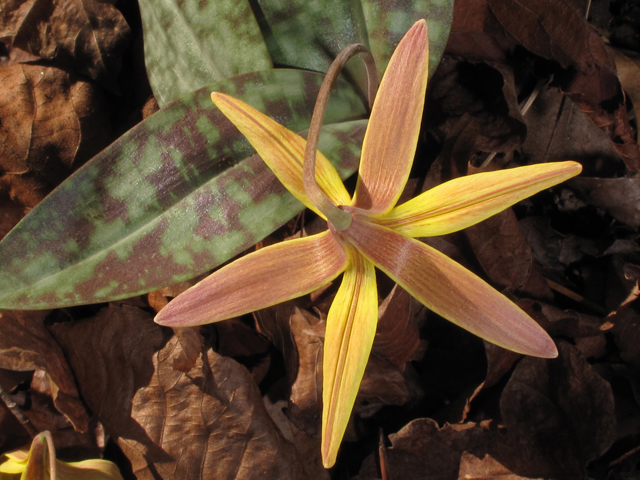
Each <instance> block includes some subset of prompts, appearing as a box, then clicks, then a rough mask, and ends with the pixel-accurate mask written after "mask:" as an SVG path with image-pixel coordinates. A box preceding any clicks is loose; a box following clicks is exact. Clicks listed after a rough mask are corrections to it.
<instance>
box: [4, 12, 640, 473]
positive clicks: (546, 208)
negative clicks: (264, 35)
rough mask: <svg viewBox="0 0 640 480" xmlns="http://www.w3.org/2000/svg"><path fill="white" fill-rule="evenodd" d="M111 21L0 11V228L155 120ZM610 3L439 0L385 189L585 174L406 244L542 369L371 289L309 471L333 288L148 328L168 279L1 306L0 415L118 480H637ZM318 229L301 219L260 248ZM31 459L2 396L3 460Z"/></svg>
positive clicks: (627, 46)
mask: <svg viewBox="0 0 640 480" xmlns="http://www.w3.org/2000/svg"><path fill="white" fill-rule="evenodd" d="M122 3H123V2H112V1H94V0H91V1H77V2H76V1H73V2H62V1H57V0H48V1H45V0H30V1H28V2H10V1H7V2H5V4H4V5H3V7H2V8H1V9H0V41H1V42H2V44H3V45H4V48H3V50H2V51H1V52H0V54H2V57H1V58H0V89H1V91H2V96H1V97H0V137H1V138H2V142H0V143H1V145H2V146H1V147H0V234H1V235H4V234H6V233H7V232H8V231H9V230H10V229H11V227H12V226H13V225H15V224H16V223H17V222H18V221H19V220H20V218H21V217H22V216H23V215H24V213H26V212H27V211H28V210H29V209H31V208H32V207H34V206H35V205H36V204H37V203H38V202H39V201H40V200H42V198H44V197H45V196H46V194H47V193H48V192H49V191H51V190H52V189H53V188H54V187H55V186H56V185H58V184H59V183H60V182H61V181H62V180H64V178H66V177H67V176H68V175H69V174H70V173H72V172H73V171H74V170H75V169H76V168H78V167H79V166H80V165H81V164H82V163H84V162H85V161H87V160H88V159H89V158H91V157H92V156H93V155H94V154H96V153H97V152H99V151H100V150H101V149H102V148H104V147H105V146H106V145H107V144H108V143H109V142H111V141H112V140H114V138H115V133H114V132H123V131H124V130H126V129H127V128H128V127H129V126H131V125H132V124H133V123H135V122H136V121H138V120H140V119H141V118H142V116H143V113H142V112H143V107H144V106H145V105H150V104H151V103H148V101H149V98H148V92H150V88H149V86H148V81H147V79H146V77H145V75H144V74H141V69H140V66H139V64H140V62H141V61H142V60H141V56H142V51H143V49H142V36H141V35H142V32H141V26H140V20H139V17H138V16H137V15H138V13H137V12H136V11H135V9H133V8H131V7H130V6H125V5H122ZM631 3H633V2H628V1H625V0H593V2H588V1H586V0H532V1H530V2H528V4H527V8H524V7H523V6H522V2H517V1H515V0H456V3H455V12H454V20H453V28H452V33H451V36H450V40H449V43H448V45H447V49H446V52H445V56H444V58H443V60H442V62H441V64H440V66H439V68H438V70H437V71H436V72H435V74H434V75H433V76H432V78H431V79H430V87H429V93H428V98H427V104H426V105H427V107H426V112H427V113H426V115H425V119H424V122H423V127H422V136H421V143H420V144H419V147H418V153H417V157H416V161H415V164H414V171H413V172H412V178H411V180H410V182H409V184H408V186H407V190H406V191H405V194H404V197H403V198H405V197H406V198H410V197H412V196H415V195H416V194H418V193H420V192H422V191H426V190H427V189H429V188H431V187H433V186H434V185H437V184H440V183H442V182H444V181H447V180H449V179H451V178H454V177H458V176H462V175H466V174H468V173H474V172H478V171H491V170H499V169H503V168H509V167H514V166H520V165H524V164H533V163H544V162H549V161H558V160H568V159H571V160H576V161H578V162H580V163H581V164H582V165H583V167H584V174H583V175H582V176H581V177H579V178H577V179H575V180H573V181H571V182H569V183H567V184H565V185H561V186H558V187H555V188H553V189H551V190H548V191H545V192H542V193H541V194H539V195H537V196H536V197H533V198H531V199H529V200H526V201H524V202H521V203H520V204H518V205H516V206H515V207H513V208H512V209H510V210H507V211H505V212H504V213H502V214H500V215H498V216H496V217H494V218H492V219H490V220H488V221H486V222H483V223H481V224H479V225H477V226H474V227H471V228H469V229H467V230H465V231H463V232H459V233H456V234H451V235H447V236H444V237H435V238H429V239H427V240H426V241H427V242H428V243H429V245H431V246H432V247H435V248H437V249H438V250H440V251H442V252H443V253H445V254H446V255H448V256H449V257H451V258H453V259H455V260H456V261H457V262H459V263H461V264H462V265H464V266H465V267H466V268H469V269H470V270H472V271H474V272H475V273H477V274H478V275H480V276H481V277H482V278H484V279H485V280H487V281H488V282H489V283H490V284H491V285H493V286H494V287H495V288H497V289H499V290H500V291H501V292H503V293H504V294H505V295H507V296H508V297H509V298H511V299H512V300H514V301H515V302H516V303H517V304H518V305H519V306H520V307H521V308H522V309H524V310H525V311H526V312H527V313H528V314H529V315H530V316H531V317H532V318H534V319H535V320H536V321H537V322H538V323H539V324H540V325H541V326H542V327H543V328H544V329H545V330H547V332H548V333H549V334H550V335H551V336H552V337H553V338H554V340H555V341H556V344H557V345H558V350H559V353H560V354H559V357H558V358H557V359H554V360H542V359H537V358H531V357H522V356H520V355H518V354H514V353H512V352H509V351H506V350H503V349H501V348H499V347H496V346H494V345H490V344H486V343H484V342H483V341H482V340H479V339H478V338H476V337H473V336H472V335H470V334H468V333H466V332H465V331H463V330H461V329H459V328H457V327H455V326H453V325H451V324H449V323H448V322H445V321H443V320H442V319H441V318H439V317H437V316H436V315H434V314H433V313H430V312H428V311H427V310H426V309H425V308H424V307H422V306H421V305H419V304H418V303H416V302H415V301H414V300H413V299H411V297H410V296H409V295H407V293H406V292H404V291H403V290H402V289H401V288H400V287H398V286H396V285H394V284H393V283H392V282H391V281H390V280H389V279H388V278H386V277H384V276H382V275H381V276H380V278H378V285H379V287H378V294H379V301H380V305H381V306H380V315H379V324H378V331H377V335H376V339H375V342H374V347H373V353H372V356H371V358H370V360H369V364H368V366H367V370H366V372H365V377H364V380H363V382H362V386H361V389H360V393H359V396H358V399H357V401H356V407H355V409H354V415H353V416H352V418H351V421H350V423H349V426H348V429H347V433H346V436H345V443H344V445H343V447H342V450H341V454H340V456H339V457H338V462H337V464H336V466H335V467H334V468H333V469H332V470H329V471H326V470H324V469H323V468H322V462H321V459H320V453H319V452H320V449H319V444H320V440H319V435H320V415H321V411H322V405H321V399H322V352H323V341H324V332H325V321H326V316H327V311H328V308H329V306H330V304H331V302H332V300H333V298H334V296H335V294H336V290H337V285H336V282H334V284H330V285H328V286H326V287H324V288H322V289H320V290H318V291H316V292H313V293H312V294H310V295H307V296H305V297H302V298H299V299H296V300H292V301H290V302H287V303H285V304H281V305H277V306H274V307H271V308H268V309H265V310H261V311H258V312H254V313H253V314H252V315H245V316H243V317H240V318H236V319H233V320H230V321H228V322H225V323H220V324H217V325H209V326H205V327H202V328H185V329H180V330H178V329H176V331H174V330H172V329H169V328H164V327H160V326H158V325H156V324H154V323H153V321H152V318H153V316H154V315H155V313H156V312H157V310H159V309H160V308H162V307H163V306H164V305H165V304H166V302H167V300H170V299H171V298H173V297H175V296H177V295H178V294H179V293H180V292H181V291H183V290H185V289H186V288H188V287H189V286H190V285H191V284H190V283H189V284H187V283H184V284H179V285H173V286H168V288H166V289H163V290H158V291H156V292H153V293H151V294H149V295H145V296H140V297H135V298H131V299H126V300H122V301H118V302H111V303H109V304H96V305H87V306H81V307H72V308H67V309H60V310H52V311H49V310H47V311H24V312H23V311H3V312H0V315H1V316H0V387H1V389H2V391H3V392H4V393H3V395H4V397H5V401H8V402H9V403H10V404H12V405H13V406H12V408H14V409H19V411H20V412H22V413H23V414H24V416H25V417H26V419H27V420H28V422H29V425H30V426H31V427H30V428H33V429H35V430H36V431H40V432H42V431H47V430H48V431H50V432H52V436H53V439H54V441H55V443H56V450H57V452H58V455H59V458H60V459H61V460H64V461H75V460H81V459H86V458H101V457H104V458H107V459H110V460H112V461H114V462H116V464H117V465H118V467H119V468H120V470H121V472H122V474H123V477H124V478H126V479H133V478H139V479H158V478H163V479H173V478H179V479H185V480H191V479H211V478H214V479H218V478H220V479H232V478H235V479H252V478H267V479H270V478H273V479H280V478H291V479H306V478H314V479H315V478H354V479H356V478H357V479H360V480H373V479H380V478H404V479H406V480H412V479H421V478H438V479H443V480H448V479H452V480H456V479H461V478H514V479H515V478H554V479H555V478H558V479H560V478H584V477H585V476H588V477H589V478H593V479H597V480H599V479H602V480H604V479H607V480H609V479H628V478H635V477H637V476H639V475H640V467H639V465H640V448H639V446H640V394H639V392H640V348H639V347H638V344H639V343H638V340H639V339H640V331H639V325H640V321H639V320H640V306H638V299H637V297H638V293H639V292H640V287H639V286H638V281H639V279H640V244H639V243H638V228H639V227H640V202H639V200H638V198H640V194H639V193H638V191H639V188H638V186H637V185H636V183H637V181H638V171H639V170H640V151H639V150H638V145H637V139H638V125H637V113H636V107H637V105H634V102H635V100H636V99H637V98H638V93H637V92H638V90H639V88H640V81H639V80H638V78H637V77H638V76H637V75H636V76H635V77H633V75H629V74H628V72H629V71H633V69H634V68H636V67H635V66H634V65H635V64H634V63H633V62H636V63H637V60H634V58H635V57H634V54H635V55H637V54H638V52H637V51H635V52H634V51H633V50H634V49H637V48H638V44H639V43H638V42H637V38H638V36H640V29H638V26H637V23H635V24H634V23H633V21H632V19H633V17H632V16H631V17H630V16H629V12H630V11H633V6H632V5H630V4H631ZM588 4H589V5H591V10H590V12H589V15H588V20H585V19H584V17H585V9H586V8H587V5H588ZM5 5H6V6H5ZM83 12H84V13H83ZM630 18H631V20H630ZM87 19H99V20H100V21H99V22H97V23H96V21H93V20H92V21H93V23H91V21H89V20H87ZM621 24H624V25H626V26H627V30H626V31H631V32H633V34H632V35H629V36H628V37H625V35H624V31H625V30H621V29H620V27H619V26H620V25H621ZM633 25H635V27H633ZM633 28H636V30H633ZM620 55H623V56H624V59H621V57H620ZM625 59H626V60H625ZM629 62H631V63H629ZM634 78H635V80H634ZM529 99H531V100H532V102H531V104H530V106H527V108H526V109H524V110H525V111H523V107H524V106H525V104H526V103H527V100H529ZM149 102H153V100H150V101H149ZM148 108H149V107H147V110H145V112H148ZM148 114H149V113H144V115H145V116H147V115H148ZM354 184H355V183H354ZM320 223H321V222H318V219H317V218H314V216H313V215H311V214H309V213H308V212H307V213H306V214H301V215H299V216H298V217H296V218H295V219H294V220H292V221H291V222H289V223H287V224H286V225H285V226H284V227H282V228H280V229H279V230H277V231H276V232H275V233H273V234H272V235H271V236H269V237H267V238H266V239H265V240H264V241H263V242H261V245H258V247H256V248H259V247H260V246H264V245H267V244H269V243H273V242H276V241H279V240H282V239H283V238H289V237H294V236H300V235H307V234H310V233H315V232H317V231H318V228H321V227H319V225H320ZM43 228H45V227H44V226H43ZM70 241H73V239H71V240H70ZM296 280H297V279H295V278H292V279H291V281H292V282H296ZM337 283H339V282H337ZM9 406H11V405H9ZM30 442H31V439H30V436H29V434H28V430H27V429H26V428H24V427H23V426H22V425H21V424H20V422H19V420H18V419H17V418H16V416H15V415H14V414H13V413H12V410H11V409H10V408H9V407H8V406H6V405H5V404H4V403H2V402H0V453H2V452H7V451H11V450H14V449H17V448H19V447H22V446H24V445H28V444H29V443H30Z"/></svg>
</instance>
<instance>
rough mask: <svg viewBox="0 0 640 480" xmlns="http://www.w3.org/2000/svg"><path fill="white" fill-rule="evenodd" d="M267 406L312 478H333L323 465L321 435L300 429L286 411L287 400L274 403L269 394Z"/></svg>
mask: <svg viewBox="0 0 640 480" xmlns="http://www.w3.org/2000/svg"><path fill="white" fill-rule="evenodd" d="M263 400H264V404H265V407H266V409H267V411H268V412H269V415H270V416H271V418H272V419H273V421H274V422H275V424H276V425H277V426H278V428H279V429H280V432H281V433H282V435H283V436H284V438H286V439H287V440H289V441H290V442H291V443H292V444H293V445H294V446H295V447H296V450H297V451H298V453H299V455H300V460H301V461H302V465H303V466H304V470H305V472H306V473H307V476H308V477H309V478H310V479H312V480H329V479H330V478H331V476H330V474H329V470H327V469H325V468H324V466H323V465H322V456H321V453H320V452H321V450H320V444H321V442H322V439H321V438H320V436H319V435H315V436H311V435H309V434H308V433H306V432H305V431H303V430H300V429H299V428H298V427H297V426H296V425H295V424H294V423H293V422H292V421H291V420H290V419H289V417H288V416H287V415H286V414H285V413H284V410H286V409H287V408H288V402H287V401H286V400H278V401H276V402H275V403H272V402H271V401H270V399H269V395H265V396H264V397H263Z"/></svg>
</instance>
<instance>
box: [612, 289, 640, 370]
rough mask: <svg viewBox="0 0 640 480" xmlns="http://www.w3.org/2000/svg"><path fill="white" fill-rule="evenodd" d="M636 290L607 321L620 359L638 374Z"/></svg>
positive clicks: (639, 304)
mask: <svg viewBox="0 0 640 480" xmlns="http://www.w3.org/2000/svg"><path fill="white" fill-rule="evenodd" d="M638 293H639V291H638V288H637V287H636V289H635V291H633V292H632V293H631V295H630V296H629V298H627V300H625V301H624V302H623V304H622V305H621V306H620V307H619V308H618V309H617V310H616V311H615V312H613V313H612V314H611V315H609V317H607V320H608V321H609V322H611V323H612V324H613V328H612V329H611V333H613V337H614V338H615V340H616V343H617V345H618V348H619V349H620V358H622V360H624V361H625V362H627V363H628V364H629V365H631V366H632V367H633V368H635V369H636V371H637V372H640V301H639V300H638Z"/></svg>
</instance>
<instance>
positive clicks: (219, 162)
mask: <svg viewBox="0 0 640 480" xmlns="http://www.w3.org/2000/svg"><path fill="white" fill-rule="evenodd" d="M321 81H322V75H321V74H319V73H315V72H303V71H299V70H298V71H296V70H285V69H279V70H267V71H264V72H260V73H251V74H246V75H241V76H239V77H235V78H233V79H230V80H227V81H224V82H219V83H217V84H214V85H211V86H209V87H206V88H204V89H201V90H199V91H197V92H194V93H193V94H189V95H185V96H183V97H182V98H181V99H180V100H179V101H176V102H174V103H172V104H171V105H170V106H168V107H167V108H165V109H163V110H161V111H160V112H158V113H156V114H154V115H152V116H151V117H149V118H148V119H146V120H145V121H144V122H142V123H140V124H139V125H137V126H136V127H134V128H133V129H132V130H130V131H129V132H127V133H126V134H125V135H123V136H122V137H121V138H120V139H119V140H117V141H116V142H115V143H114V144H112V145H111V146H110V147H108V148H107V149H106V150H104V151H103V152H102V153H101V154H99V155H98V156H96V157H95V158H94V159H93V160H92V161H91V162H89V163H88V164H87V165H85V166H84V167H83V168H81V169H80V170H78V171H77V172H76V173H75V174H74V175H73V176H72V177H70V178H69V179H68V180H67V181H66V182H65V183H64V184H63V185H61V186H60V187H59V188H58V189H56V190H55V191H54V192H53V193H52V194H51V195H50V196H49V197H47V198H46V199H45V200H44V201H43V202H42V203H40V204H39V205H38V206H37V207H36V208H35V209H34V210H32V211H31V213H30V214H29V215H28V216H27V217H25V218H24V219H23V220H22V222H21V223H20V224H19V225H18V226H17V227H16V228H15V229H14V230H13V231H12V232H11V233H9V234H8V235H7V237H6V238H5V239H4V240H3V241H2V243H0V292H2V293H1V294H0V308H5V309H42V308H53V307H61V306H65V305H77V304H85V303H97V302H103V301H108V300H113V299H117V298H125V297H130V296H133V295H137V294H141V293H144V292H148V291H151V290H155V289H158V288H161V287H163V286H166V285H169V284H173V283H176V282H179V281H182V280H186V279H188V278H191V277H194V276H196V275H198V274H200V273H203V272H205V271H207V270H210V269H212V268H214V267H215V266H217V265H219V264H221V263H223V262H225V261H227V260H228V259H229V258H231V257H233V256H234V255H237V254H238V253H240V252H242V251H243V250H245V249H246V248H248V247H249V246H251V245H253V244H255V243H256V242H258V241H259V240H261V239H262V238H264V237H265V236H266V235H268V234H269V233H271V232H272V231H273V230H275V229H276V228H277V227H278V226H280V225H282V224H283V223H285V222H286V221H288V220H289V219H290V218H291V217H292V216H293V215H294V214H296V213H297V212H299V211H300V210H301V209H302V205H301V204H300V203H299V202H297V201H296V200H295V199H294V198H293V197H292V196H291V195H290V194H289V193H288V192H286V191H285V189H284V187H282V185H281V184H280V183H279V182H278V181H277V180H276V178H275V177H274V176H273V174H272V173H271V171H270V170H269V169H268V168H267V167H266V165H265V164H264V162H262V160H261V159H260V158H259V157H257V156H252V155H253V150H252V149H251V148H250V147H249V145H248V143H247V142H246V140H245V139H244V138H243V137H242V135H241V134H240V133H239V132H238V131H237V130H236V128H235V127H233V125H232V124H231V123H229V122H228V120H227V119H226V118H225V117H224V116H223V115H222V114H221V113H220V111H219V110H218V109H217V108H216V107H215V106H214V105H213V104H212V103H211V99H210V98H209V94H210V92H211V91H212V90H216V91H223V92H226V93H229V94H231V95H234V96H236V97H240V98H242V99H243V100H245V101H246V102H247V103H249V104H252V105H253V106H254V107H256V108H258V109H260V110H261V111H266V112H267V113H268V114H270V115H272V116H275V117H277V118H278V120H279V121H280V122H282V123H284V124H286V125H287V126H288V127H289V128H291V129H292V130H294V131H296V130H297V131H300V130H303V129H304V128H306V126H307V125H308V122H309V118H310V116H311V111H312V109H313V104H314V100H315V96H316V94H317V90H318V88H319V85H320V83H321ZM365 114H366V112H365V108H364V106H363V104H362V102H361V99H360V98H359V97H358V96H357V94H356V93H355V91H354V90H353V89H352V88H351V87H350V86H349V85H348V84H346V83H344V82H343V83H340V84H339V85H338V88H337V90H336V92H334V94H333V96H332V99H331V103H330V107H329V110H328V115H327V124H328V125H327V126H325V127H324V131H325V135H324V138H323V140H322V141H321V145H320V148H321V149H322V151H324V152H325V153H326V154H327V156H328V157H329V158H331V159H332V160H334V161H337V162H338V164H337V166H338V171H339V173H340V174H341V176H342V177H343V178H344V177H346V176H348V175H350V174H351V173H352V172H353V171H354V170H355V168H356V166H357V161H358V156H359V146H360V144H361V141H362V135H363V131H364V128H365V124H366V121H365V120H354V119H357V118H358V117H363V116H364V115H365ZM350 120H354V121H350ZM345 121H346V122H345Z"/></svg>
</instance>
